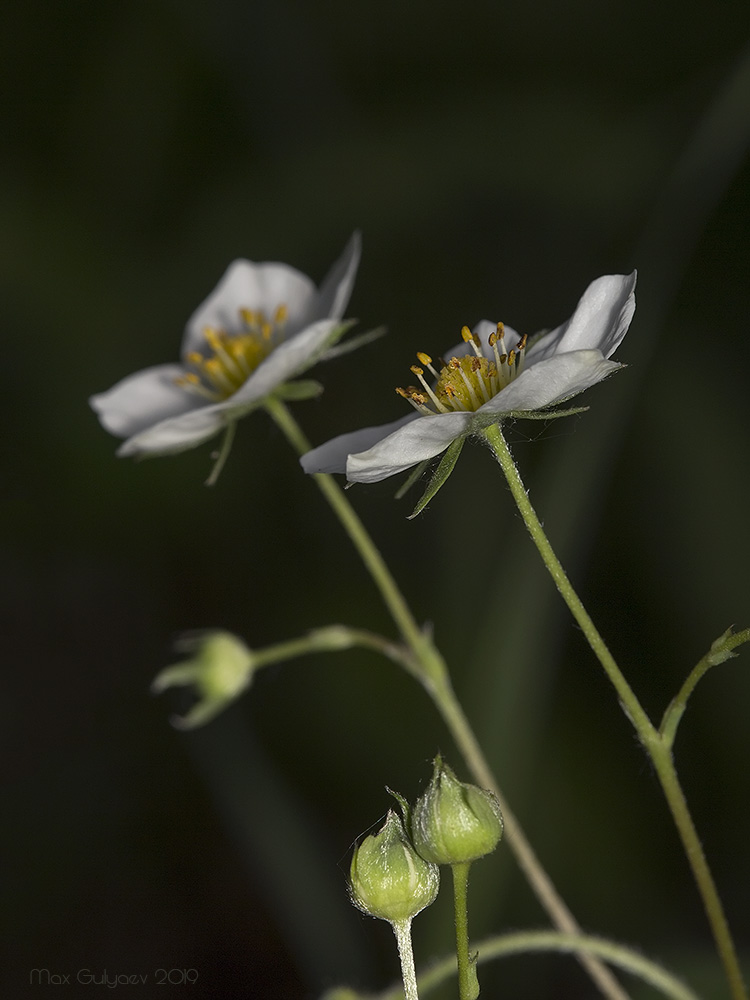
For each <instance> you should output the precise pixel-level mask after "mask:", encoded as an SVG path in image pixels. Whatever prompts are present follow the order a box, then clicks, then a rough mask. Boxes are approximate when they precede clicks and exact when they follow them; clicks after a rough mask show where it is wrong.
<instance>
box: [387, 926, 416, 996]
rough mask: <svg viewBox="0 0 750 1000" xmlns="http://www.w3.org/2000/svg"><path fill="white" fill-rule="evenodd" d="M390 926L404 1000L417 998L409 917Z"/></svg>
mask: <svg viewBox="0 0 750 1000" xmlns="http://www.w3.org/2000/svg"><path fill="white" fill-rule="evenodd" d="M391 926H392V927H393V933H394V934H395V935H396V943H397V945H398V957H399V959H400V961H401V979H402V981H403V984H404V997H405V1000H419V993H418V991H417V973H416V970H415V968H414V949H413V948H412V943H411V917H410V918H409V919H408V920H397V921H396V922H395V923H393V924H392V925H391Z"/></svg>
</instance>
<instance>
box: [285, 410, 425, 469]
mask: <svg viewBox="0 0 750 1000" xmlns="http://www.w3.org/2000/svg"><path fill="white" fill-rule="evenodd" d="M419 419H420V417H419V414H418V413H410V414H408V415H407V416H405V417H401V419H400V420H393V421H391V423H389V424H380V425H379V426H378V427H363V428H362V429H361V430H358V431H352V432H351V433H349V434H339V436H338V437H335V438H331V440H330V441H326V443H325V444H321V445H320V446H319V447H317V448H313V449H312V451H308V452H307V454H305V455H303V456H302V458H301V459H300V465H301V466H302V468H303V469H304V470H305V472H309V473H313V472H346V460H347V458H348V457H349V455H352V454H355V453H356V452H359V451H366V450H367V449H368V448H371V447H372V446H373V445H374V444H377V442H378V441H382V440H383V438H385V437H388V435H389V434H392V433H393V432H394V431H395V430H398V428H399V427H403V426H404V424H408V423H411V421H412V420H419Z"/></svg>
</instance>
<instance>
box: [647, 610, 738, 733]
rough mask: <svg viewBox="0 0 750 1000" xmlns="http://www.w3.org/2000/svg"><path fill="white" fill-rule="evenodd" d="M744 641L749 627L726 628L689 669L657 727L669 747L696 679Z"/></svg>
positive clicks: (731, 654) (730, 654) (727, 657)
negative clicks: (737, 629) (741, 628)
mask: <svg viewBox="0 0 750 1000" xmlns="http://www.w3.org/2000/svg"><path fill="white" fill-rule="evenodd" d="M745 642H750V628H746V629H743V631H742V632H732V631H731V629H730V630H728V631H727V632H725V633H724V635H722V636H720V637H719V638H718V639H717V640H716V642H715V643H713V645H712V646H711V649H710V650H709V651H708V652H707V653H706V655H705V656H704V657H702V658H701V659H700V660H699V661H698V662H697V663H696V665H695V666H694V667H693V669H692V670H691V671H690V673H689V675H688V677H687V679H686V680H685V683H684V684H683V685H682V687H681V688H680V690H679V691H678V693H677V694H676V695H675V697H674V698H673V699H672V701H671V702H670V704H669V706H668V708H667V710H666V712H665V713H664V718H663V719H662V720H661V726H660V727H659V732H660V733H661V735H662V739H663V740H664V743H665V744H666V745H667V746H668V747H669V748H670V749H671V748H672V745H673V744H674V739H675V736H676V735H677V727H678V726H679V724H680V721H681V719H682V716H683V714H684V712H685V709H686V708H687V703H688V699H689V698H690V695H691V694H692V693H693V691H694V690H695V687H696V685H697V683H698V681H699V680H701V678H702V677H703V676H704V675H705V674H706V673H707V672H708V671H709V670H710V669H711V667H714V666H716V665H717V664H718V663H723V662H724V661H725V660H728V659H730V658H731V657H733V656H736V655H737V654H736V653H734V652H733V651H734V650H735V649H736V648H737V647H738V646H741V645H742V644H743V643H745Z"/></svg>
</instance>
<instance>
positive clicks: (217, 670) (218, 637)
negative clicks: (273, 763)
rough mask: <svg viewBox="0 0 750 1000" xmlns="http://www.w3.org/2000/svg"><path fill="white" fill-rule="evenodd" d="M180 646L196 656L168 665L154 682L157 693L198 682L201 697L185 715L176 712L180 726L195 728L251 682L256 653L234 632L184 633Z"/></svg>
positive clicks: (177, 725) (222, 707)
mask: <svg viewBox="0 0 750 1000" xmlns="http://www.w3.org/2000/svg"><path fill="white" fill-rule="evenodd" d="M177 648H178V649H179V650H180V651H184V652H188V653H192V654H193V656H192V657H191V658H190V659H188V660H185V661H183V662H182V663H175V664H174V665H173V666H171V667H166V668H165V669H164V670H162V671H161V673H159V674H157V675H156V677H155V678H154V680H153V682H152V684H151V690H152V692H153V693H154V694H158V693H160V692H161V691H165V690H166V689H167V688H170V687H178V686H184V685H194V687H195V689H196V692H197V694H198V701H197V702H196V704H195V705H194V706H193V707H192V708H191V710H190V711H189V712H188V713H187V715H184V716H173V717H172V725H173V726H176V727H177V728H178V729H193V728H195V727H196V726H202V725H204V724H205V723H206V722H210V720H211V719H213V718H214V716H216V715H218V714H219V712H221V711H222V710H223V709H225V708H226V707H227V706H228V705H230V704H231V703H232V702H233V701H234V700H235V699H236V698H237V697H238V696H239V695H240V694H241V693H242V692H243V691H244V690H245V688H246V687H248V685H249V684H250V681H251V680H252V676H253V671H254V669H255V657H254V656H253V653H252V652H251V651H250V650H249V649H248V647H247V646H246V645H245V643H244V642H243V641H242V640H241V639H238V638H237V636H236V635H232V633H231V632H218V631H216V632H193V633H189V634H187V635H184V636H183V637H182V638H181V639H180V641H179V643H178V644H177Z"/></svg>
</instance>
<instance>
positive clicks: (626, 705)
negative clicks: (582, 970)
mask: <svg viewBox="0 0 750 1000" xmlns="http://www.w3.org/2000/svg"><path fill="white" fill-rule="evenodd" d="M484 435H485V438H486V440H487V443H488V444H489V446H490V448H491V449H492V452H493V454H494V455H495V458H496V459H497V461H498V463H499V465H500V467H501V469H502V470H503V473H504V475H505V478H506V480H507V482H508V486H509V487H510V491H511V494H512V495H513V499H514V500H515V502H516V506H517V507H518V510H519V512H520V514H521V516H522V517H523V520H524V523H525V524H526V527H527V529H528V532H529V534H530V535H531V538H532V540H533V542H534V544H535V545H536V547H537V549H538V551H539V554H540V555H541V557H542V560H543V562H544V564H545V566H546V567H547V569H548V570H549V573H550V575H551V577H552V579H553V580H554V582H555V586H556V587H557V589H558V591H559V592H560V594H561V596H562V598H563V600H564V601H565V603H566V604H567V605H568V608H569V609H570V612H571V614H572V615H573V617H574V618H575V620H576V622H577V623H578V625H579V627H580V629H581V631H582V632H583V634H584V635H585V636H586V639H587V640H588V643H589V645H590V646H591V648H592V650H593V651H594V654H595V655H596V657H597V659H598V660H599V662H600V663H601V665H602V667H603V668H604V671H605V673H606V674H607V676H608V677H609V679H610V681H611V683H612V685H613V687H614V688H615V691H616V692H617V695H618V697H619V699H620V704H621V705H622V707H623V711H624V712H625V714H626V715H627V717H628V718H629V719H630V721H631V723H632V724H633V727H634V728H635V730H636V732H637V733H638V736H639V738H640V741H641V743H642V744H643V746H644V748H645V749H646V751H647V753H648V754H649V756H650V757H651V760H652V761H653V763H654V767H655V768H656V773H657V775H658V776H659V781H660V783H661V786H662V789H663V791H664V795H665V798H666V800H667V805H668V806H669V810H670V812H671V814H672V818H673V820H674V823H675V825H676V827H677V830H678V833H679V835H680V839H681V840H682V844H683V847H684V849H685V854H686V856H687V859H688V862H689V864H690V867H691V869H692V871H693V876H694V878H695V881H696V883H697V885H698V890H699V892H700V894H701V898H702V901H703V907H704V909H705V911H706V916H707V917H708V921H709V924H710V925H711V930H712V932H713V935H714V940H715V942H716V947H717V950H718V953H719V956H720V958H721V961H722V963H723V965H724V970H725V973H726V977H727V980H728V982H729V986H730V990H731V995H732V997H733V998H734V1000H747V992H746V990H745V985H744V982H743V978H742V972H741V970H740V966H739V961H738V959H737V952H736V949H735V946H734V941H733V940H732V935H731V933H730V930H729V925H728V923H727V919H726V916H725V914H724V909H723V907H722V904H721V900H720V898H719V894H718V891H717V889H716V884H715V883H714V880H713V877H712V875H711V871H710V869H709V867H708V862H707V861H706V857H705V854H704V853H703V848H702V847H701V843H700V840H699V838H698V834H697V832H696V829H695V825H694V823H693V820H692V817H691V815H690V811H689V810H688V807H687V802H686V800H685V796H684V794H683V792H682V788H681V787H680V783H679V780H678V778H677V772H676V770H675V767H674V760H673V758H672V753H671V748H670V747H669V746H668V745H667V744H666V742H665V740H664V738H663V736H662V734H661V733H660V732H659V731H658V730H657V729H656V728H655V727H654V725H653V723H652V722H651V720H650V719H649V717H648V715H647V714H646V712H645V711H644V710H643V707H642V706H641V703H640V701H639V700H638V698H637V697H636V695H635V692H634V691H633V689H632V688H631V687H630V685H629V684H628V682H627V681H626V679H625V677H624V675H623V673H622V671H621V670H620V668H619V667H618V665H617V663H616V662H615V659H614V657H613V656H612V654H611V653H610V651H609V649H608V648H607V645H606V643H605V642H604V640H603V639H602V637H601V635H600V634H599V632H598V630H597V628H596V626H595V625H594V623H593V621H592V620H591V618H590V616H589V614H588V612H587V611H586V609H585V608H584V606H583V604H582V602H581V600H580V598H579V597H578V594H577V593H576V592H575V590H574V589H573V586H572V585H571V583H570V580H569V579H568V577H567V574H566V573H565V570H564V569H563V567H562V565H561V563H560V561H559V560H558V558H557V556H556V555H555V552H554V550H553V548H552V546H551V544H550V542H549V539H548V538H547V536H546V534H545V533H544V529H543V528H542V525H541V522H540V521H539V518H538V517H537V514H536V511H535V510H534V508H533V506H532V504H531V501H530V500H529V498H528V495H527V493H526V489H525V487H524V485H523V481H522V480H521V477H520V475H519V472H518V469H517V468H516V464H515V462H514V461H513V457H512V455H511V453H510V449H509V448H508V445H507V442H506V441H505V438H504V436H503V433H502V430H501V429H500V426H499V425H498V424H493V425H492V426H491V427H488V428H487V429H486V430H485V431H484ZM688 693H689V691H688Z"/></svg>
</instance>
